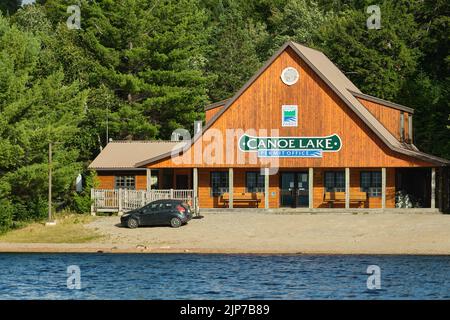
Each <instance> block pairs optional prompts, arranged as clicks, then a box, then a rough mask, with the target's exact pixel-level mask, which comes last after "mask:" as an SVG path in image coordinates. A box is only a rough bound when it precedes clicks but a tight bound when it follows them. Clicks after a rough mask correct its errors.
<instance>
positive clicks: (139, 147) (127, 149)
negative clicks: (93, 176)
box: [89, 141, 186, 170]
mask: <svg viewBox="0 0 450 320" xmlns="http://www.w3.org/2000/svg"><path fill="white" fill-rule="evenodd" d="M185 144H186V143H185V142H178V141H113V142H110V143H108V144H107V145H106V147H105V148H104V149H103V150H102V152H100V154H99V155H98V156H97V157H96V158H95V159H94V161H92V163H91V164H90V165H89V168H90V169H96V170H99V169H133V168H136V167H137V166H136V164H137V163H138V162H140V161H143V160H145V159H150V158H154V157H155V156H158V155H161V154H166V153H167V152H170V151H171V150H172V149H174V148H177V149H178V147H180V146H183V145H185Z"/></svg>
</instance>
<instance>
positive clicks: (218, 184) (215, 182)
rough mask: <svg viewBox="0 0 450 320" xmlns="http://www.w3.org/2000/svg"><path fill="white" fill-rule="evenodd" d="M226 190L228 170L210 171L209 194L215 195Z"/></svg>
mask: <svg viewBox="0 0 450 320" xmlns="http://www.w3.org/2000/svg"><path fill="white" fill-rule="evenodd" d="M225 192H228V172H226V171H215V172H211V195H212V196H213V197H217V196H220V195H222V194H223V193H225Z"/></svg>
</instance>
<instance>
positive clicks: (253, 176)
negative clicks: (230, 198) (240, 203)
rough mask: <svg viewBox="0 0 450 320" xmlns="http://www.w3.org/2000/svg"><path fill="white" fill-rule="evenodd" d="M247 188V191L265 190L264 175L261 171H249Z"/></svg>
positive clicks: (246, 181)
mask: <svg viewBox="0 0 450 320" xmlns="http://www.w3.org/2000/svg"><path fill="white" fill-rule="evenodd" d="M245 188H246V190H247V192H264V175H262V174H261V173H260V172H247V173H246V177H245Z"/></svg>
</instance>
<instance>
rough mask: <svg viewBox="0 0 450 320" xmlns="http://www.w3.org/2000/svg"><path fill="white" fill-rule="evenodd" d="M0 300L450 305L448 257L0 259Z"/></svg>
mask: <svg viewBox="0 0 450 320" xmlns="http://www.w3.org/2000/svg"><path fill="white" fill-rule="evenodd" d="M73 265H75V266H78V267H79V270H80V277H79V278H77V274H76V273H75V274H73V275H72V276H71V277H70V279H69V286H70V287H72V286H75V285H76V284H80V285H81V289H69V288H68V277H69V275H68V273H67V268H68V267H69V266H73ZM369 265H377V266H379V268H380V271H381V274H380V279H381V283H380V284H381V289H373V290H369V289H368V288H367V279H368V277H369V274H367V273H366V272H367V268H368V266H369ZM71 268H73V267H71ZM76 268H77V267H75V269H76ZM78 279H79V280H80V281H79V282H78ZM371 283H373V282H371ZM0 299H450V256H364V255H358V256H342V255H340V256H326V255H292V256H289V255H197V254H0Z"/></svg>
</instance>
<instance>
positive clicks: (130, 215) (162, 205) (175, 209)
mask: <svg viewBox="0 0 450 320" xmlns="http://www.w3.org/2000/svg"><path fill="white" fill-rule="evenodd" d="M191 219H192V212H191V208H190V206H189V205H188V204H187V203H186V202H184V201H182V200H171V199H168V200H156V201H153V202H150V203H149V204H147V205H145V206H144V207H142V208H139V209H135V210H132V211H129V212H127V213H126V214H124V215H123V216H122V217H120V222H121V223H122V225H123V226H126V227H128V228H131V229H134V228H137V227H141V226H157V225H170V226H171V227H173V228H178V227H180V226H181V225H183V224H185V223H187V222H188V221H189V220H191Z"/></svg>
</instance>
